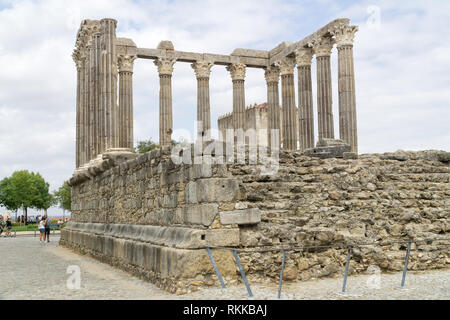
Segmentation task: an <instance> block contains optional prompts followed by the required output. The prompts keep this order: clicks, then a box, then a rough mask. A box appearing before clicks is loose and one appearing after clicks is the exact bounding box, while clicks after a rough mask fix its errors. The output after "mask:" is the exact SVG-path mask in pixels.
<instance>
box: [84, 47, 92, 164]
mask: <svg viewBox="0 0 450 320" xmlns="http://www.w3.org/2000/svg"><path fill="white" fill-rule="evenodd" d="M84 69H85V70H84V71H85V72H84V104H83V109H84V110H83V118H84V120H83V122H84V126H83V129H82V131H83V138H84V142H83V164H86V163H88V162H89V160H90V155H89V145H90V139H89V125H90V122H89V106H90V105H89V103H90V90H89V89H90V83H91V82H90V71H91V63H90V50H89V49H87V50H86V59H85V68H84Z"/></svg>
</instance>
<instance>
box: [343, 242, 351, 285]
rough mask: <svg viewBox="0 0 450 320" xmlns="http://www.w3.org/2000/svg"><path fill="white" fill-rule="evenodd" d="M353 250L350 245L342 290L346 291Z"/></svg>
mask: <svg viewBox="0 0 450 320" xmlns="http://www.w3.org/2000/svg"><path fill="white" fill-rule="evenodd" d="M351 252H352V247H350V246H349V247H348V253H347V263H346V264H345V274H344V284H343V285H342V292H345V287H346V285H347V276H348V267H349V265H350V256H351Z"/></svg>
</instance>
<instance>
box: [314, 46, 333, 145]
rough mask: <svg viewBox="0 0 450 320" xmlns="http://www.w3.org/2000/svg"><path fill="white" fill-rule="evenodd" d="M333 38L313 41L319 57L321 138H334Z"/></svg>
mask: <svg viewBox="0 0 450 320" xmlns="http://www.w3.org/2000/svg"><path fill="white" fill-rule="evenodd" d="M333 45H334V41H333V39H332V38H325V37H323V38H317V39H315V40H314V41H313V42H312V46H313V50H314V54H315V55H316V59H317V111H318V118H319V140H320V139H322V138H329V139H334V124H333V106H332V104H333V100H332V89H331V63H330V56H331V49H332V48H333Z"/></svg>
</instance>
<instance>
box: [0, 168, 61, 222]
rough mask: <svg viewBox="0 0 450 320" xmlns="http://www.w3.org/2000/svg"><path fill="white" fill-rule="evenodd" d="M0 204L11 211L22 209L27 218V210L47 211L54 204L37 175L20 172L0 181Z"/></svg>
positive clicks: (39, 176) (45, 184)
mask: <svg viewBox="0 0 450 320" xmlns="http://www.w3.org/2000/svg"><path fill="white" fill-rule="evenodd" d="M0 204H1V205H2V206H4V207H6V208H7V209H8V210H11V211H17V210H18V209H19V208H23V210H24V212H25V218H27V209H28V208H34V209H37V210H47V209H48V208H50V207H51V206H52V205H53V204H54V198H53V196H52V195H51V194H50V193H49V184H48V183H47V182H46V181H45V179H44V178H43V177H42V176H41V175H40V174H39V173H34V172H28V171H27V170H22V171H16V172H14V173H13V174H12V175H11V177H8V178H4V179H3V180H2V181H0Z"/></svg>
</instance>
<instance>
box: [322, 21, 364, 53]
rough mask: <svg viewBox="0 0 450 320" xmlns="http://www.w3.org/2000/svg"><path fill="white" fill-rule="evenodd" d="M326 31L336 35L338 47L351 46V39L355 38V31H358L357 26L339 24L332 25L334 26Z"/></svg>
mask: <svg viewBox="0 0 450 320" xmlns="http://www.w3.org/2000/svg"><path fill="white" fill-rule="evenodd" d="M328 31H329V32H330V33H331V34H332V35H333V36H335V37H336V44H337V46H338V47H341V46H352V45H353V39H354V38H355V33H356V32H357V31H358V27H357V26H349V25H346V24H340V25H337V26H334V28H332V29H330V30H328Z"/></svg>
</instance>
